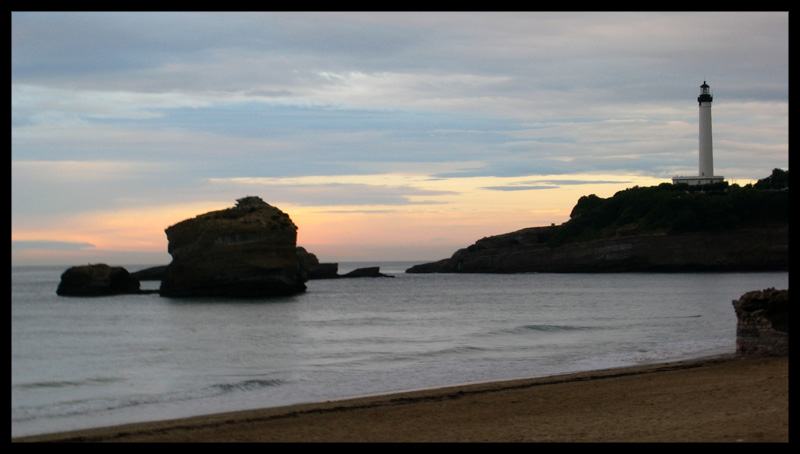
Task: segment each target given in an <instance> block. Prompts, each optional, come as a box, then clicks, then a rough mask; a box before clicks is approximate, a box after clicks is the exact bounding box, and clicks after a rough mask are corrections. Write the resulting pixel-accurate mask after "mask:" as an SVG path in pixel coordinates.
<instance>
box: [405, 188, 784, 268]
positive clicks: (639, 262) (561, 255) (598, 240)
mask: <svg viewBox="0 0 800 454" xmlns="http://www.w3.org/2000/svg"><path fill="white" fill-rule="evenodd" d="M787 173H788V172H787ZM787 179H788V176H787ZM787 185H788V182H787ZM788 268H789V202H788V188H786V189H782V190H773V189H767V190H763V189H758V188H757V187H749V186H748V187H745V188H740V187H738V186H729V185H728V184H727V183H723V184H717V185H711V186H707V187H688V186H687V185H672V184H669V183H665V184H662V185H659V186H657V187H649V188H638V187H635V188H631V189H627V190H625V191H620V192H618V193H617V194H615V195H614V196H613V197H611V198H608V199H601V198H599V197H597V196H594V195H591V196H585V197H581V199H580V200H579V201H578V203H577V204H576V206H575V208H574V209H573V211H572V214H571V216H570V220H569V221H567V222H565V223H564V224H561V225H558V226H555V225H553V226H548V227H531V228H526V229H522V230H518V231H515V232H511V233H506V234H501V235H496V236H491V237H487V238H483V239H481V240H478V241H477V242H475V243H474V244H472V245H471V246H469V247H467V248H464V249H460V250H458V251H456V252H455V253H454V254H453V255H452V256H451V257H450V258H447V259H443V260H439V261H436V262H431V263H424V264H420V265H416V266H414V267H412V268H409V269H408V270H406V272H407V273H525V272H539V273H602V272H694V271H775V270H788Z"/></svg>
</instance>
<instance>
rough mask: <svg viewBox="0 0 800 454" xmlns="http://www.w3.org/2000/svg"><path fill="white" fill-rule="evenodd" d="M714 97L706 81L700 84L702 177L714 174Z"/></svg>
mask: <svg viewBox="0 0 800 454" xmlns="http://www.w3.org/2000/svg"><path fill="white" fill-rule="evenodd" d="M713 100H714V98H713V97H712V96H711V93H709V86H708V84H707V83H706V81H703V85H700V96H698V97H697V104H698V105H699V106H700V122H699V123H700V175H699V176H701V177H713V176H714V155H713V147H712V144H711V101H713Z"/></svg>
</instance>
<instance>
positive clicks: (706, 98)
mask: <svg viewBox="0 0 800 454" xmlns="http://www.w3.org/2000/svg"><path fill="white" fill-rule="evenodd" d="M709 88H711V87H709V86H708V84H707V83H706V81H703V85H700V96H698V97H697V102H698V103H701V104H702V103H704V102H711V101H713V100H714V98H713V97H712V96H711V91H710V90H709Z"/></svg>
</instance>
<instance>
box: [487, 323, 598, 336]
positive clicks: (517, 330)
mask: <svg viewBox="0 0 800 454" xmlns="http://www.w3.org/2000/svg"><path fill="white" fill-rule="evenodd" d="M594 329H598V327H596V326H579V325H520V326H515V327H513V328H508V329H504V330H501V331H499V332H498V333H497V334H521V333H528V332H536V333H555V332H565V331H587V330H594Z"/></svg>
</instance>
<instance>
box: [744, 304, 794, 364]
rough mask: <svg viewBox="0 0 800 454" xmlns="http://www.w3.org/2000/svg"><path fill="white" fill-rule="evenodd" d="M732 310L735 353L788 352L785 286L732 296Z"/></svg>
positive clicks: (759, 354)
mask: <svg viewBox="0 0 800 454" xmlns="http://www.w3.org/2000/svg"><path fill="white" fill-rule="evenodd" d="M733 308H734V310H735V311H736V318H737V324H736V354H738V355H741V356H785V355H788V354H789V290H788V289H787V290H776V289H774V288H768V289H766V290H757V291H752V292H747V293H745V294H744V295H742V297H741V298H739V299H738V300H733Z"/></svg>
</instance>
